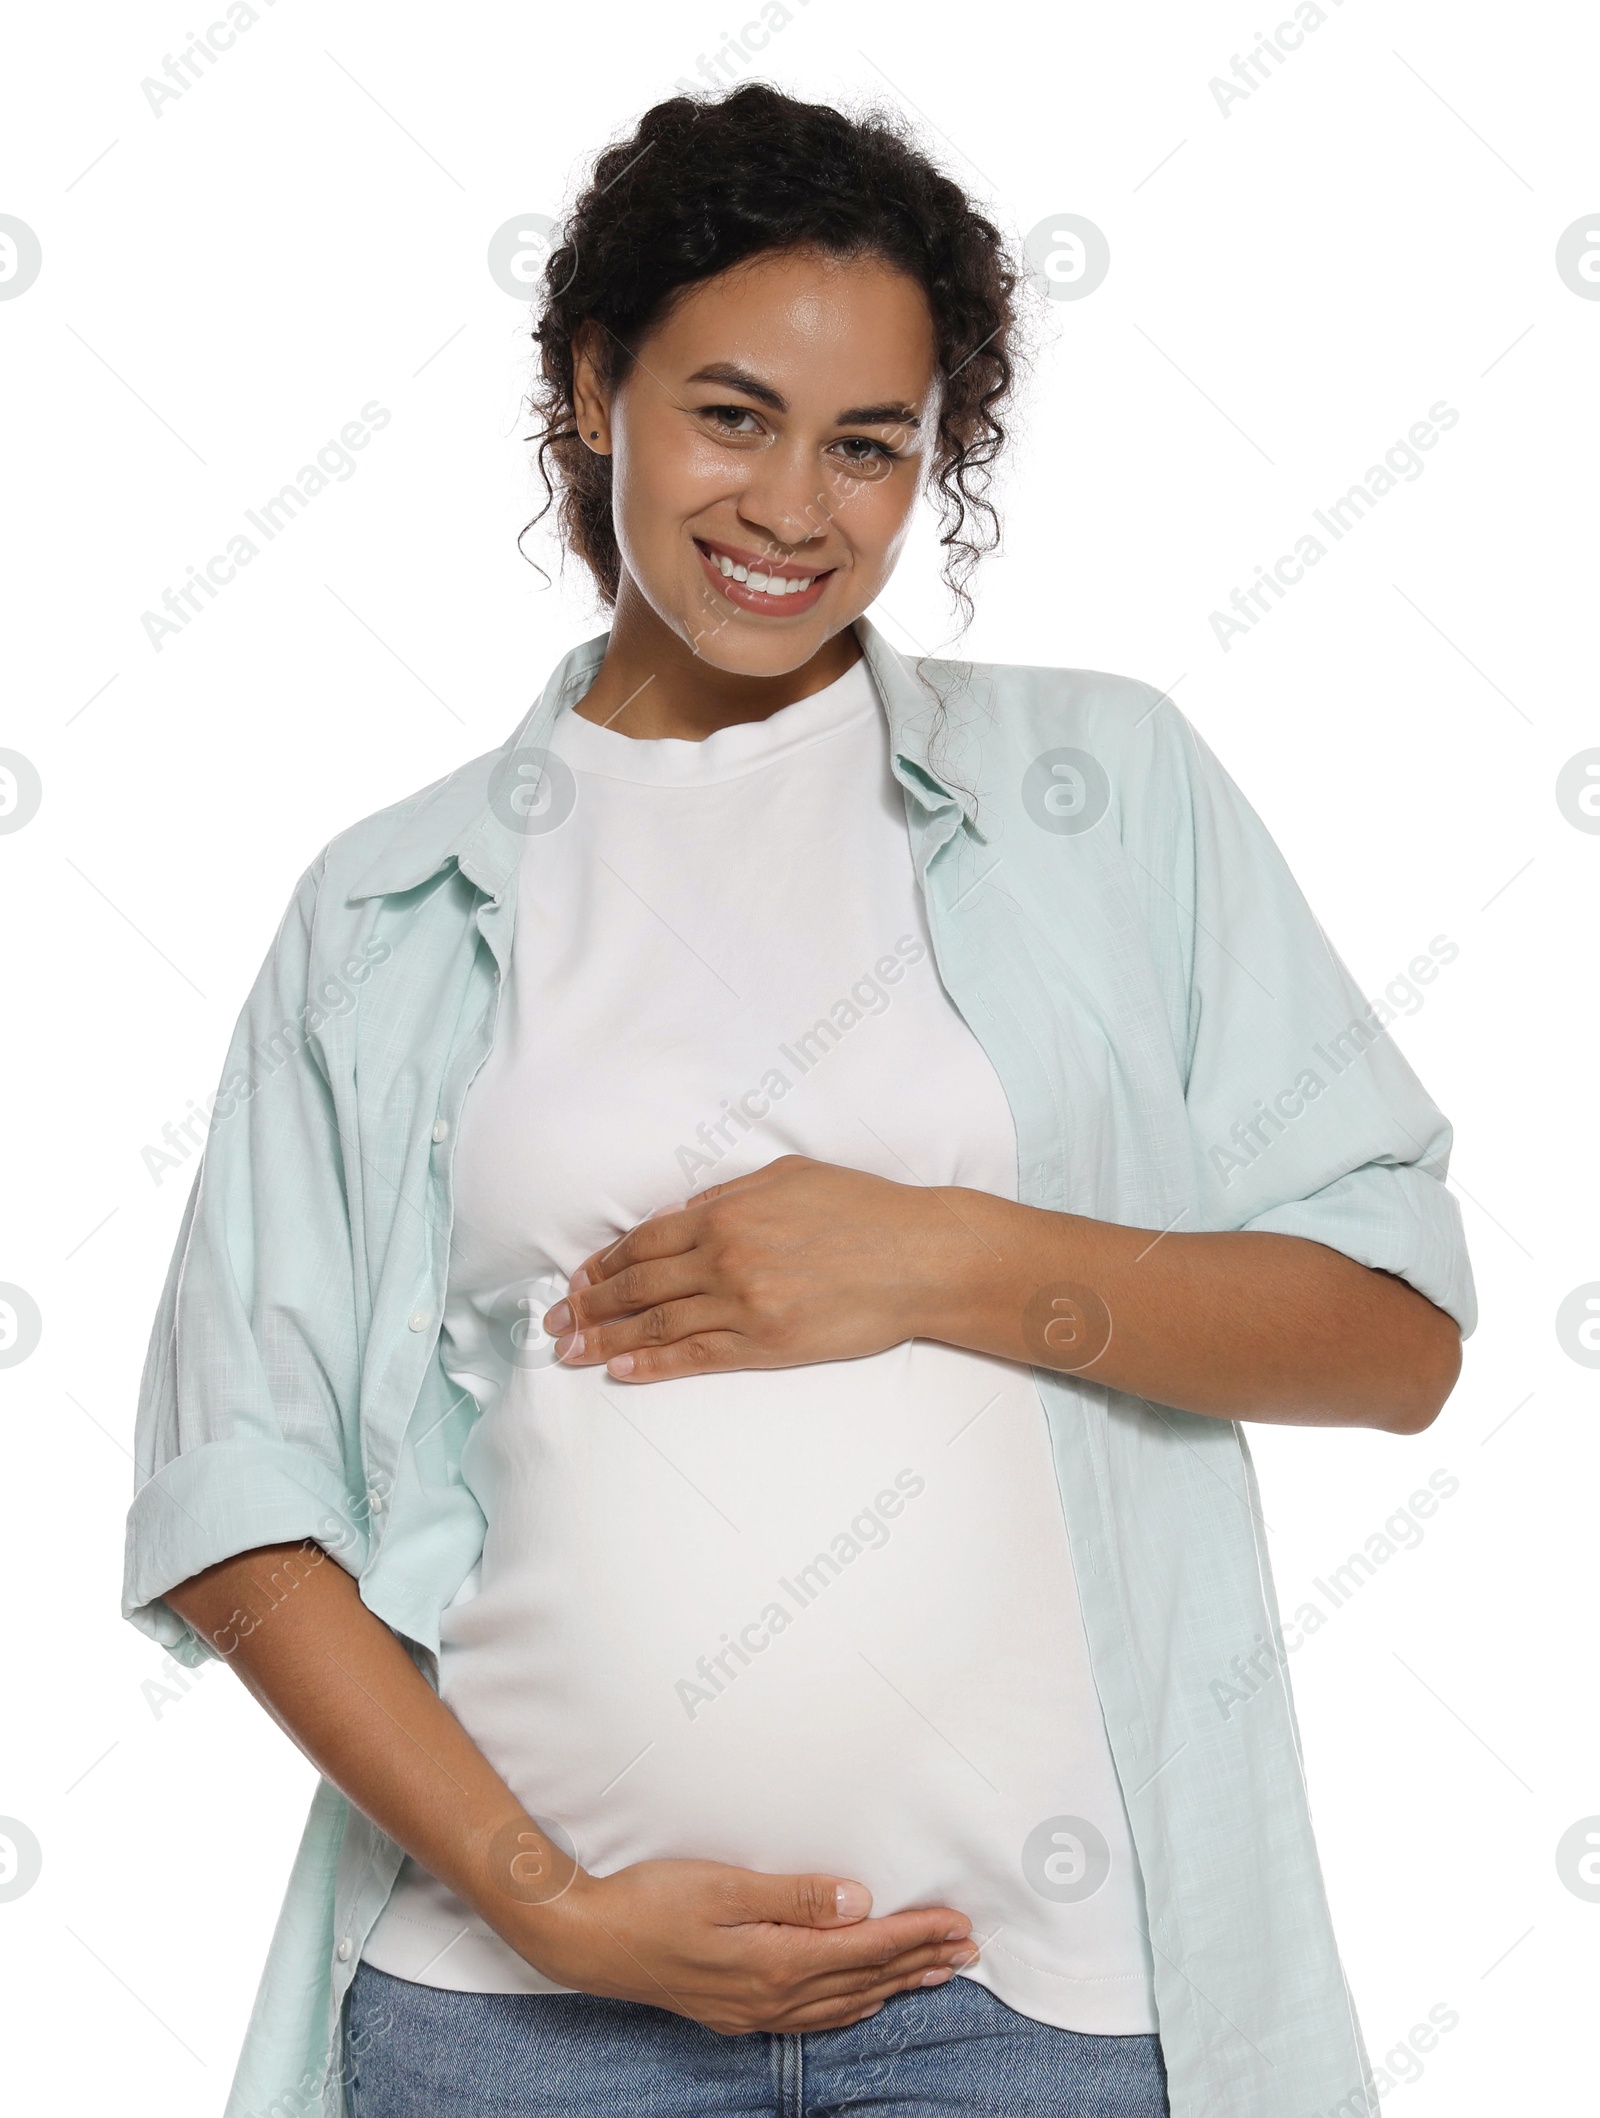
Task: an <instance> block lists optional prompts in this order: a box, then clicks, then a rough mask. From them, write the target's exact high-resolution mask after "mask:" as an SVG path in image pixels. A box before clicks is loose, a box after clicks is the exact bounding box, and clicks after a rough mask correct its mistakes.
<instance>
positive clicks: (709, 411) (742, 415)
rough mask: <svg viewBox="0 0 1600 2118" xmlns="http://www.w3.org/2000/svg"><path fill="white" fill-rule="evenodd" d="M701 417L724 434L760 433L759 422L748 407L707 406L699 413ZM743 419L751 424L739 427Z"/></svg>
mask: <svg viewBox="0 0 1600 2118" xmlns="http://www.w3.org/2000/svg"><path fill="white" fill-rule="evenodd" d="M701 417H702V418H703V419H709V420H710V421H711V423H712V425H713V426H715V427H716V428H717V429H718V430H719V431H720V432H721V433H724V434H759V433H760V431H761V422H760V421H759V420H758V419H757V418H756V415H755V413H754V412H752V411H751V409H750V407H749V406H748V405H743V404H708V405H706V406H705V407H704V409H703V411H702V412H701ZM744 419H748V420H749V421H750V422H751V424H750V425H749V426H741V425H740V424H739V422H740V421H741V420H744Z"/></svg>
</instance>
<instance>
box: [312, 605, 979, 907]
mask: <svg viewBox="0 0 1600 2118" xmlns="http://www.w3.org/2000/svg"><path fill="white" fill-rule="evenodd" d="M854 629H855V634H856V638H857V639H858V640H859V641H860V643H861V650H862V654H863V656H864V658H865V660H866V664H867V669H868V672H869V674H870V676H871V678H872V682H873V688H874V690H875V691H876V692H877V695H878V702H879V704H880V705H881V707H882V708H883V712H884V717H885V719H886V720H887V722H888V725H889V745H890V756H891V759H892V761H893V768H894V773H895V777H896V779H898V780H899V782H900V784H901V785H902V786H903V787H904V788H905V789H906V791H907V792H908V793H909V794H910V796H911V798H912V800H913V801H914V802H915V803H917V804H918V805H919V807H920V809H921V811H922V812H923V814H924V817H925V819H926V821H927V822H928V823H929V824H930V825H933V824H935V823H937V822H939V821H940V820H943V819H949V822H948V826H947V830H946V832H945V834H944V835H948V831H950V830H954V829H956V828H958V822H959V821H964V822H965V823H966V825H967V826H968V828H969V829H971V831H972V832H973V834H974V836H975V837H977V838H978V839H980V840H981V839H982V837H983V833H982V832H981V831H980V830H979V829H978V822H977V800H976V797H975V796H974V795H973V794H972V793H971V791H970V790H969V789H967V788H966V787H963V786H960V785H958V784H956V783H955V782H954V781H950V780H947V779H946V778H945V777H944V775H943V774H942V773H941V772H940V771H938V770H937V769H936V768H935V767H934V765H933V764H932V762H931V761H930V758H929V748H930V743H931V742H932V741H933V740H934V739H935V738H936V737H937V735H938V734H939V733H940V732H941V724H942V723H947V721H948V718H949V717H951V715H952V709H953V708H954V706H955V703H956V700H957V697H958V695H959V694H960V693H961V692H962V691H963V690H964V689H965V685H966V679H967V676H968V674H969V672H968V670H967V666H966V665H964V664H960V663H953V662H940V663H932V664H929V665H928V667H927V670H926V672H925V673H922V672H919V670H918V667H917V664H916V662H915V661H914V660H913V659H912V658H910V657H909V656H906V655H902V654H901V653H900V652H899V650H898V649H897V648H895V647H893V646H892V645H891V644H890V642H889V641H888V640H886V639H885V638H884V636H883V634H882V633H881V632H880V631H879V630H878V628H877V626H875V625H874V624H873V623H872V621H871V620H870V619H869V618H866V617H860V618H857V619H856V621H855V628H854ZM610 637H611V635H610V633H609V632H602V633H597V634H596V635H595V636H594V638H593V639H591V640H584V641H582V642H580V644H579V645H578V646H576V647H573V648H570V649H569V650H568V652H567V653H566V654H565V655H563V656H562V658H561V660H560V661H559V662H558V663H557V664H556V666H555V668H554V669H553V670H552V671H551V673H550V677H549V680H548V682H547V683H546V684H545V687H544V690H543V691H542V692H541V693H540V695H539V697H538V698H537V699H536V700H535V701H534V703H533V705H532V706H530V707H529V709H528V711H527V713H526V714H524V715H523V717H522V720H521V721H520V722H519V723H518V725H517V726H516V728H515V729H513V731H512V733H511V735H510V736H509V737H508V738H507V740H506V741H505V742H504V743H503V744H502V745H501V746H500V748H499V749H498V750H494V751H490V752H488V753H487V754H486V755H485V756H483V757H481V758H476V759H474V760H473V761H472V763H471V764H468V765H463V766H462V767H461V768H460V769H459V770H458V771H456V772H453V773H451V774H450V775H449V777H448V778H446V779H443V780H440V781H438V782H437V783H436V784H435V785H434V786H432V787H429V788H426V789H425V790H424V791H423V792H422V793H421V794H420V795H418V796H417V797H416V798H415V800H414V801H413V802H412V803H411V804H410V805H409V806H408V807H407V809H406V811H405V813H404V815H403V817H402V818H401V819H400V821H399V822H398V824H397V826H396V828H395V830H394V833H393V835H392V836H391V837H390V838H389V839H388V841H387V842H386V843H385V845H384V846H383V847H382V849H381V850H380V851H379V852H378V854H377V855H376V856H375V858H374V859H373V860H371V861H370V862H369V863H368V864H367V866H366V867H365V868H364V869H363V870H362V872H361V874H360V877H359V879H358V880H357V882H356V885H355V887H354V888H353V889H352V890H351V891H350V893H349V895H350V901H351V902H352V903H355V902H359V901H360V900H361V899H363V898H368V897H386V896H389V895H391V894H393V893H396V892H399V891H402V890H414V889H416V888H417V887H418V886H419V885H421V884H422V883H425V882H429V881H431V880H432V879H433V877H434V876H436V875H438V874H441V873H442V872H443V871H444V869H445V868H447V867H448V866H449V865H450V863H451V862H452V861H454V862H455V864H456V865H457V866H458V867H459V868H460V870H461V872H462V874H463V875H465V876H466V877H467V879H468V881H469V882H471V883H473V884H474V885H475V886H476V887H477V888H478V889H480V890H482V891H484V892H485V894H486V895H488V896H490V897H492V898H495V899H497V900H498V899H499V898H500V897H501V896H502V895H503V894H504V893H505V891H506V888H507V887H508V885H509V884H510V882H511V880H512V878H513V877H514V876H515V874H516V871H517V860H518V856H519V854H520V852H521V849H522V844H523V837H524V834H523V832H522V831H521V830H519V829H518V828H517V827H516V824H515V823H514V822H513V821H512V820H511V817H510V816H509V815H508V814H507V813H505V812H506V809H507V804H506V803H505V802H504V800H503V799H497V796H499V795H500V794H501V790H502V789H503V788H505V787H506V786H507V785H508V784H509V782H510V780H511V778H512V777H513V775H514V767H513V765H512V760H513V758H514V756H515V755H516V753H518V752H525V751H528V750H538V749H543V748H544V747H545V746H546V745H547V744H548V742H549V739H550V731H551V730H552V728H553V727H554V726H555V723H556V721H557V720H558V718H559V717H560V716H561V715H562V714H563V713H565V712H566V711H567V710H568V708H569V707H571V706H574V705H576V704H577V702H578V700H579V699H581V698H582V697H583V695H584V693H585V692H586V691H587V690H588V689H589V686H590V685H591V684H592V683H593V681H594V677H595V672H596V671H597V670H598V669H599V667H600V664H601V662H602V661H603V660H604V659H605V651H606V645H607V642H608V641H609V640H610ZM952 811H955V812H957V815H956V816H954V817H952V815H951V812H952Z"/></svg>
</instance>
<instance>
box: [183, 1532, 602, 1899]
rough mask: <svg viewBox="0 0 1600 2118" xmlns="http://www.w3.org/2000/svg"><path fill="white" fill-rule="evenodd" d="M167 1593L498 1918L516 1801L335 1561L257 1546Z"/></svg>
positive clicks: (328, 1769) (338, 1768)
mask: <svg viewBox="0 0 1600 2118" xmlns="http://www.w3.org/2000/svg"><path fill="white" fill-rule="evenodd" d="M166 1601H167V1602H168V1603H170V1604H171V1606H172V1607H173V1609H174V1610H176V1611H177V1612H178V1614H179V1615H180V1617H182V1618H184V1619H185V1620H186V1621H187V1622H188V1623H189V1624H190V1625H192V1626H193V1627H194V1629H195V1631H196V1632H197V1633H199V1634H200V1636H201V1637H202V1638H203V1639H205V1640H207V1641H208V1642H209V1643H210V1644H211V1645H212V1646H213V1647H215V1648H216V1650H217V1652H218V1653H219V1654H221V1655H222V1656H223V1657H224V1658H225V1659H226V1660H227V1661H229V1662H231V1663H232V1664H233V1667H234V1668H235V1670H236V1671H237V1672H238V1674H239V1677H240V1679H241V1681H242V1682H243V1683H244V1684H245V1685H246V1687H247V1688H248V1689H249V1690H250V1691H251V1692H253V1693H254V1695H255V1697H256V1698H257V1699H259V1700H260V1702H261V1704H262V1705H263V1706H264V1707H265V1708H266V1709H267V1711H268V1713H270V1714H271V1715H272V1717H273V1719H274V1720H275V1721H276V1722H277V1723H278V1725H279V1726H280V1727H281V1728H282V1729H283V1730H284V1732H285V1733H286V1734H287V1735H288V1736H289V1737H290V1738H291V1739H292V1740H293V1741H294V1742H295V1743H296V1744H297V1745H298V1746H299V1748H300V1749H301V1750H303V1751H304V1752H305V1754H306V1756H307V1757H308V1758H310V1760H311V1762H312V1763H313V1764H314V1765H315V1766H316V1767H317V1769H318V1770H319V1771H320V1772H321V1773H322V1774H323V1775H324V1777H325V1778H327V1779H329V1780H331V1781H332V1782H333V1784H334V1786H336V1787H337V1788H338V1789H339V1790H340V1792H341V1793H342V1794H345V1795H347V1796H348V1797H349V1798H350V1800H351V1801H352V1802H354V1803H355V1805H356V1807H357V1808H359V1809H360V1810H362V1811H363V1812H364V1813H365V1814H366V1815H367V1816H369V1817H371V1818H372V1820H373V1822H374V1823H375V1824H377V1825H378V1826H379V1827H380V1828H381V1829H382V1830H384V1831H386V1832H387V1833H388V1834H389V1836H390V1837H391V1838H392V1839H394V1840H395V1841H396V1842H397V1843H398V1844H399V1845H401V1846H403V1847H404V1848H405V1849H406V1851H407V1852H408V1853H410V1854H412V1855H413V1856H414V1858H415V1859H417V1860H418V1861H420V1862H421V1863H422V1865H423V1866H424V1867H425V1868H427V1869H428V1870H429V1872H430V1873H431V1874H433V1875H436V1876H438V1877H439V1879H440V1880H441V1881H442V1882H444V1883H447V1884H448V1885H449V1886H450V1887H451V1889H453V1890H454V1891H456V1892H457V1894H458V1895H459V1896H461V1897H462V1898H464V1899H465V1900H466V1902H467V1903H469V1904H471V1905H473V1906H474V1907H475V1908H476V1909H477V1910H479V1911H480V1912H482V1913H483V1915H484V1917H485V1918H487V1919H488V1920H489V1921H490V1924H491V1925H493V1926H495V1927H496V1928H497V1929H498V1930H499V1931H502V1932H503V1931H504V1930H505V1929H506V1927H507V1925H508V1923H509V1922H510V1920H511V1918H512V1915H514V1914H515V1913H516V1911H517V1907H516V1905H515V1902H514V1901H513V1900H511V1899H510V1898H507V1897H505V1896H504V1894H503V1893H502V1892H498V1891H497V1889H496V1886H495V1884H494V1882H493V1881H492V1879H491V1876H490V1872H489V1867H490V1864H489V1854H490V1849H491V1847H494V1846H495V1843H496V1837H497V1834H500V1833H501V1832H502V1831H503V1830H504V1829H505V1828H506V1827H507V1826H514V1825H515V1824H516V1822H517V1820H518V1819H519V1818H521V1817H522V1816H523V1809H522V1805H521V1803H520V1802H519V1801H518V1800H517V1798H516V1796H515V1795H514V1794H513V1793H512V1792H511V1790H510V1788H509V1787H508V1786H507V1785H506V1783H505V1781H504V1780H502V1779H501V1777H500V1775H499V1774H498V1773H497V1772H496V1771H495V1769H494V1767H493V1766H492V1765H491V1764H490V1763H489V1761H488V1759H487V1758H486V1757H485V1756H484V1755H483V1753H482V1751H480V1750H479V1749H478V1747H477V1745H476V1744H475V1743H474V1742H473V1741H472V1739H471V1737H470V1736H468V1734H467V1732H466V1730H465V1729H464V1728H463V1727H462V1726H461V1723H460V1722H459V1721H458V1720H457V1719H456V1717H455V1715H454V1714H453V1713H452V1712H451V1711H450V1709H449V1708H448V1707H447V1706H446V1705H445V1704H444V1702H443V1701H442V1700H441V1699H440V1698H439V1696H438V1695H437V1693H436V1692H435V1691H434V1689H433V1687H432V1686H431V1685H430V1684H429V1682H428V1680H427V1678H426V1677H424V1676H423V1674H422V1672H421V1670H420V1669H418V1667H417V1665H416V1664H415V1663H414V1662H413V1661H412V1659H411V1657H410V1655H409V1654H408V1653H407V1652H406V1650H405V1649H404V1648H403V1647H402V1646H401V1644H400V1642H399V1640H398V1639H397V1638H396V1637H395V1635H394V1634H393V1633H392V1632H391V1631H390V1629H389V1627H388V1626H387V1625H385V1624H384V1623H383V1621H382V1620H381V1619H380V1618H378V1617H377V1616H375V1614H374V1613H373V1612H372V1611H370V1610H368V1608H367V1606H366V1605H365V1604H364V1603H363V1602H362V1600H361V1594H360V1590H359V1589H358V1588H357V1586H356V1583H355V1581H354V1580H353V1579H352V1578H351V1576H350V1575H349V1574H347V1573H346V1572H345V1570H344V1568H343V1567H342V1566H340V1565H339V1564H338V1562H337V1561H336V1560H333V1559H330V1558H329V1557H328V1555H327V1554H326V1553H325V1552H324V1551H323V1550H322V1549H321V1548H320V1546H318V1545H315V1544H312V1543H309V1542H307V1543H305V1544H294V1545H271V1546H266V1547H263V1548H261V1549H258V1550H256V1551H251V1552H243V1553H241V1554H239V1555H238V1557H236V1558H233V1559H225V1560H223V1561H222V1563H221V1564H220V1565H218V1566H214V1567H210V1568H208V1569H207V1570H206V1572H205V1573H203V1574H197V1575H195V1576H194V1578H193V1579H192V1580H190V1581H186V1582H184V1583H183V1584H182V1586H181V1587H179V1588H175V1589H172V1590H169V1592H168V1594H167V1597H166ZM551 1856H552V1858H553V1859H554V1860H556V1861H557V1862H559V1861H560V1860H561V1858H562V1857H561V1856H560V1854H559V1852H558V1851H557V1850H556V1849H551Z"/></svg>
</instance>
